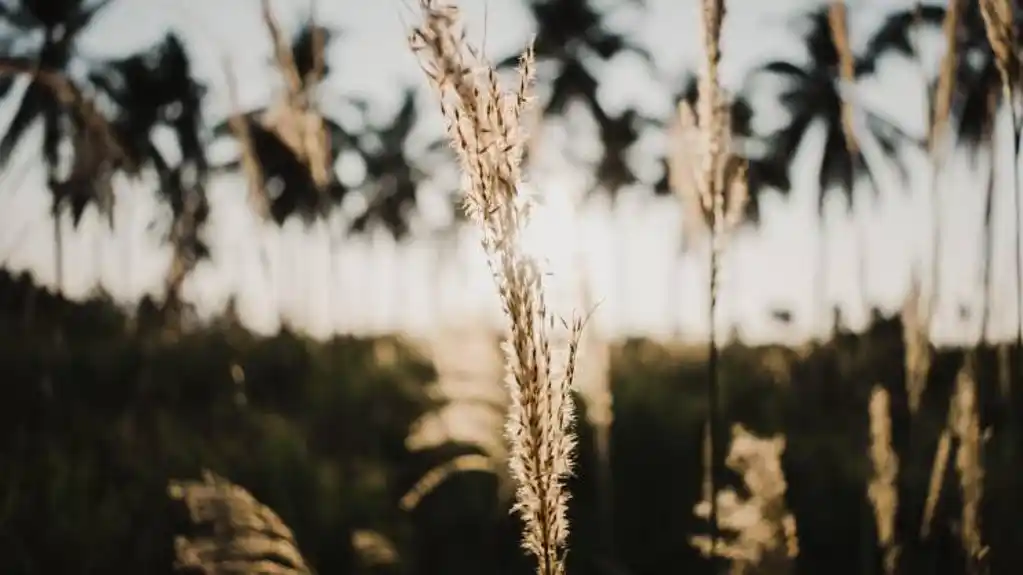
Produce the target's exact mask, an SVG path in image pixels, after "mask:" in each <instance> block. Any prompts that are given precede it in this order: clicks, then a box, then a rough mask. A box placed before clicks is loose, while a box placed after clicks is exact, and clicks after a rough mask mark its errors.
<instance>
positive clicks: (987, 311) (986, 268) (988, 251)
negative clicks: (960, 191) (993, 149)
mask: <svg viewBox="0 0 1023 575" xmlns="http://www.w3.org/2000/svg"><path fill="white" fill-rule="evenodd" d="M994 192H995V158H994V157H993V155H992V158H991V165H990V167H989V174H988V183H987V188H986V190H985V191H984V248H983V250H984V251H983V258H982V261H983V268H982V270H983V271H982V272H981V273H982V275H981V278H982V279H981V282H982V284H983V289H984V293H983V297H984V304H983V306H984V307H983V308H982V312H981V318H980V337H979V339H978V343H979V344H980V345H983V344H984V342H985V341H987V331H988V325H989V324H990V322H991V276H992V273H991V272H992V267H993V265H992V261H991V259H992V257H993V255H994V249H995V231H994V222H993V221H992V220H993V218H992V215H993V211H994V209H993V208H994V197H995V193H994Z"/></svg>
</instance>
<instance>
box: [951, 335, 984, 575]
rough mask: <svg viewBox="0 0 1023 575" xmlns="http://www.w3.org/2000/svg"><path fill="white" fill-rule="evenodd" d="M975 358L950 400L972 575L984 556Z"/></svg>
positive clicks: (965, 368) (958, 378)
mask: <svg viewBox="0 0 1023 575" xmlns="http://www.w3.org/2000/svg"><path fill="white" fill-rule="evenodd" d="M976 361H977V358H976V356H975V354H974V353H973V352H971V353H970V354H969V355H968V356H967V359H966V362H965V363H964V364H963V367H962V369H960V370H959V374H958V375H957V376H956V387H955V395H954V396H953V397H952V410H951V414H950V415H951V424H952V432H953V433H954V434H955V435H956V438H957V439H958V440H959V441H958V448H957V449H956V471H958V473H959V487H960V489H961V490H962V515H961V518H960V530H961V536H962V544H963V550H964V551H966V554H967V557H968V558H969V559H968V560H969V570H970V572H971V573H979V572H980V565H981V562H982V561H983V559H984V556H985V555H986V554H987V547H985V545H984V541H983V537H982V532H981V518H980V506H981V501H982V499H983V497H984V462H983V459H982V457H983V456H982V449H983V445H982V441H983V436H982V432H981V429H980V416H979V414H978V411H977V410H978V408H977V384H976V379H975V377H974V373H975V370H976V365H975V363H976Z"/></svg>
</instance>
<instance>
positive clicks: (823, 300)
mask: <svg viewBox="0 0 1023 575" xmlns="http://www.w3.org/2000/svg"><path fill="white" fill-rule="evenodd" d="M816 258H817V265H816V266H815V268H814V280H813V303H814V307H815V308H816V310H815V311H814V314H813V316H814V318H815V319H814V321H813V328H812V329H813V332H812V333H813V337H812V339H813V340H814V341H818V342H820V341H826V340H827V339H829V337H830V336H832V335H834V325H832V326H831V327H830V328H827V327H825V333H823V334H822V333H821V332H820V331H819V330H820V329H821V327H822V326H825V318H827V317H828V315H830V310H829V309H828V279H827V277H828V269H827V267H828V265H827V264H828V239H827V229H826V227H825V225H824V214H823V213H818V215H817V255H816Z"/></svg>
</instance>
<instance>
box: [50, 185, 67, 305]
mask: <svg viewBox="0 0 1023 575" xmlns="http://www.w3.org/2000/svg"><path fill="white" fill-rule="evenodd" d="M50 213H51V214H52V216H53V266H54V268H53V269H54V275H53V284H54V293H56V294H57V296H58V297H63V295H64V230H63V227H62V226H61V225H60V223H61V222H60V203H59V202H58V200H57V199H56V198H54V200H53V207H52V208H51V210H50Z"/></svg>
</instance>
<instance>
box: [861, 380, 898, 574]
mask: <svg viewBox="0 0 1023 575" xmlns="http://www.w3.org/2000/svg"><path fill="white" fill-rule="evenodd" d="M869 412H870V461H871V464H872V466H873V468H874V476H873V477H872V478H871V480H870V484H869V486H868V487H867V495H868V497H869V498H870V504H871V506H872V507H873V508H874V519H875V521H876V522H877V541H878V545H879V546H880V547H881V549H882V551H883V553H884V570H885V573H887V574H888V575H893V574H894V573H895V568H896V563H897V561H898V557H899V546H898V544H897V542H896V540H895V514H896V512H897V511H898V507H899V492H898V488H897V486H896V479H897V477H898V474H899V459H898V457H897V456H896V455H895V451H894V450H893V449H892V421H891V415H890V411H889V399H888V391H887V390H885V389H884V388H883V387H881V386H880V385H877V386H874V389H873V391H872V392H871V394H870V407H869Z"/></svg>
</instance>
